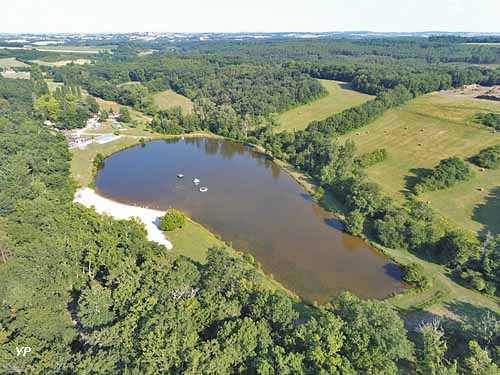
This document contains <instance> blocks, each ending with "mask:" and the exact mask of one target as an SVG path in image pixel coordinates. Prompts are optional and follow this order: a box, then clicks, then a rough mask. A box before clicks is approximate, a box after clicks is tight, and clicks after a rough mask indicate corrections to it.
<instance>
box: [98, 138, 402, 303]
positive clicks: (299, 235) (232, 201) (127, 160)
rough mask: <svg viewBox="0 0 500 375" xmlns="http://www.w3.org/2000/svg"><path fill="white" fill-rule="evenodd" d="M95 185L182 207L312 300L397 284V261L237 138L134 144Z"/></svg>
mask: <svg viewBox="0 0 500 375" xmlns="http://www.w3.org/2000/svg"><path fill="white" fill-rule="evenodd" d="M177 174H183V175H184V178H178V177H177ZM195 178H198V179H199V180H200V184H199V185H198V186H195V184H194V183H193V179H195ZM95 187H96V191H97V192H98V193H99V194H101V195H102V196H105V197H107V198H110V199H113V200H115V201H118V202H123V203H128V204H137V205H141V206H147V207H149V208H155V209H161V210H166V209H168V208H171V207H173V208H176V209H179V210H181V211H184V212H186V213H187V214H188V215H189V216H190V217H191V218H192V219H193V220H195V221H197V222H199V223H201V224H202V225H204V226H205V227H207V228H208V229H209V230H211V231H212V232H214V233H217V234H219V235H221V237H222V238H223V239H224V240H225V241H228V242H230V243H232V245H233V247H234V248H236V249H237V250H241V251H244V252H248V253H250V254H252V255H253V256H254V257H255V258H256V259H257V260H258V261H259V262H260V263H261V264H262V267H263V269H264V271H265V272H266V273H271V274H273V275H274V278H275V279H276V280H278V281H279V282H281V283H282V284H283V285H285V286H286V287H287V288H289V289H291V290H292V291H294V292H295V293H297V294H298V295H300V296H302V297H304V298H306V299H308V300H311V301H312V300H316V301H318V302H325V301H328V300H329V299H331V298H332V297H334V296H335V295H337V294H338V293H339V292H341V291H343V290H349V291H351V292H353V293H356V294H357V295H359V296H361V297H366V298H384V297H387V296H389V295H390V294H392V293H394V292H396V293H397V292H399V291H401V290H402V288H403V284H402V282H401V270H400V268H399V267H398V266H397V265H396V264H395V263H393V262H391V261H389V260H387V259H386V258H385V257H383V256H382V255H381V254H379V253H378V252H377V251H376V250H374V249H373V248H372V247H370V246H369V245H368V244H367V243H366V242H364V241H363V240H361V239H359V238H356V237H353V236H350V235H348V234H346V233H345V232H343V231H342V224H341V223H340V222H339V221H338V220H337V219H335V217H333V215H332V214H331V213H329V212H327V211H325V210H324V209H322V208H321V207H320V206H319V205H318V204H317V203H315V202H314V201H312V199H311V196H310V195H309V194H308V193H307V191H306V190H305V189H304V188H303V187H302V186H301V185H299V184H298V183H297V182H296V181H295V180H294V179H293V178H291V177H290V176H289V175H288V174H287V173H286V172H284V171H283V170H281V169H280V167H278V165H277V164H276V163H274V162H273V161H271V160H269V159H268V158H267V157H266V156H264V155H261V154H258V153H256V152H254V151H253V150H252V149H251V148H249V147H247V146H244V145H241V144H238V143H235V142H230V141H222V140H215V139H207V138H191V139H173V140H155V141H151V142H149V143H146V144H144V145H139V146H135V147H132V148H129V149H126V150H124V151H121V152H119V153H116V154H114V155H112V156H111V157H109V158H107V159H106V160H105V162H104V166H103V168H102V169H100V170H99V171H98V173H97V175H96V179H95ZM200 187H206V188H207V189H208V191H206V192H200V191H199V188H200ZM167 237H168V234H167ZM174 246H175V243H174Z"/></svg>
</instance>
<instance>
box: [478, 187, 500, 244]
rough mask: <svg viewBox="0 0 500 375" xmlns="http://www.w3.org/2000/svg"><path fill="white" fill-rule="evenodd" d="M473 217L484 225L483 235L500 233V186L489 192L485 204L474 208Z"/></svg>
mask: <svg viewBox="0 0 500 375" xmlns="http://www.w3.org/2000/svg"><path fill="white" fill-rule="evenodd" d="M472 219H473V220H474V221H477V222H478V223H481V224H483V225H484V228H483V230H482V231H481V235H486V234H487V233H488V232H490V233H492V234H500V187H496V188H494V189H493V190H492V191H491V192H490V193H489V194H488V196H487V198H486V202H485V203H484V204H480V205H478V206H476V207H475V208H474V212H473V214H472Z"/></svg>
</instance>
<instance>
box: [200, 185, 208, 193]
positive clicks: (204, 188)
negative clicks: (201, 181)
mask: <svg viewBox="0 0 500 375" xmlns="http://www.w3.org/2000/svg"><path fill="white" fill-rule="evenodd" d="M200 191H201V192H202V193H204V192H206V191H208V188H206V187H205V186H202V187H201V188H200Z"/></svg>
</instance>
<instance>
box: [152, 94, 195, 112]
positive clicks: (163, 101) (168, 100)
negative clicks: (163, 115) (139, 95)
mask: <svg viewBox="0 0 500 375" xmlns="http://www.w3.org/2000/svg"><path fill="white" fill-rule="evenodd" d="M151 97H152V99H153V103H154V104H155V105H157V106H158V107H159V108H160V109H171V108H174V107H181V108H182V111H183V112H185V113H191V111H192V110H193V102H192V101H191V100H189V99H188V98H186V97H185V96H183V95H180V94H177V93H176V92H174V91H172V90H165V91H162V92H159V93H156V94H153V95H152V96H151Z"/></svg>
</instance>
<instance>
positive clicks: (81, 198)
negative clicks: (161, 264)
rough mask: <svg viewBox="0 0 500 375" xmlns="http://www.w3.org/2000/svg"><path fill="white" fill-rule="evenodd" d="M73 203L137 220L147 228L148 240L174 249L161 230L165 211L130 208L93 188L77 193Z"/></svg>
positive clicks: (123, 218)
mask: <svg viewBox="0 0 500 375" xmlns="http://www.w3.org/2000/svg"><path fill="white" fill-rule="evenodd" d="M73 202H75V203H80V204H81V205H83V206H85V207H88V208H94V209H95V211H96V212H97V213H99V214H101V215H102V214H105V215H109V216H111V217H113V218H114V219H118V220H130V219H133V218H137V219H138V220H139V221H140V222H141V223H142V224H144V226H145V228H146V232H147V233H148V236H147V238H148V240H149V241H151V242H156V243H157V244H159V245H163V246H165V247H166V248H167V249H168V250H172V249H173V245H172V243H171V242H170V241H169V240H168V239H167V238H166V237H165V235H164V233H163V232H162V231H161V229H160V228H159V224H160V217H162V216H163V215H165V212H164V211H158V210H152V209H150V208H145V207H136V206H130V205H126V204H123V203H118V202H115V201H113V200H111V199H108V198H104V197H103V196H101V195H99V194H97V193H96V192H95V191H94V190H93V189H91V188H80V189H78V190H77V191H76V192H75V196H74V199H73Z"/></svg>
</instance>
